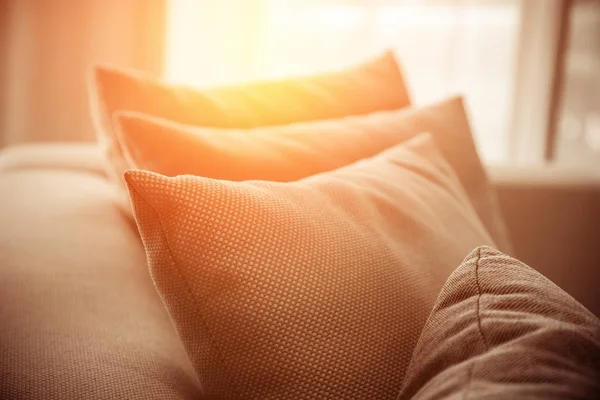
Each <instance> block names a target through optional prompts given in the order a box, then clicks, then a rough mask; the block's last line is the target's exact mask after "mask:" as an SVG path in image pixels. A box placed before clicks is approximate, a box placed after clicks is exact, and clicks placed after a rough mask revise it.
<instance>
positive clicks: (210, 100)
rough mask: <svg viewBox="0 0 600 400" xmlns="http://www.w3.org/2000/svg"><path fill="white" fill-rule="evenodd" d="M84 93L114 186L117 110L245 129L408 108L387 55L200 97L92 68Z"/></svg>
mask: <svg viewBox="0 0 600 400" xmlns="http://www.w3.org/2000/svg"><path fill="white" fill-rule="evenodd" d="M89 87H90V104H91V113H92V119H93V120H94V125H95V130H96V133H97V136H98V140H99V143H100V144H101V145H102V146H103V148H104V149H105V152H106V154H107V156H108V160H109V167H110V169H111V173H112V174H113V175H115V177H116V179H118V180H119V182H122V174H123V171H124V170H125V169H126V165H125V163H124V160H123V157H122V152H121V149H120V147H119V143H118V142H117V140H116V138H115V133H114V130H113V126H112V120H111V118H112V116H113V113H114V112H116V111H119V110H122V111H137V112H142V113H146V114H150V115H154V116H157V117H161V118H166V119H169V120H172V121H175V122H180V123H185V124H190V125H198V126H214V127H232V128H248V127H256V126H264V125H279V124H287V123H291V122H298V121H307V120H317V119H323V118H334V117H342V116H346V115H355V114H367V113H370V112H373V111H379V110H389V109H395V108H401V107H404V106H407V105H409V103H410V100H409V97H408V92H407V90H406V87H405V85H404V80H403V78H402V73H401V71H400V67H399V66H398V63H397V62H396V59H395V58H394V56H393V54H392V53H391V52H386V53H384V54H382V55H380V56H379V57H377V58H375V59H373V60H371V61H369V62H367V63H365V64H363V65H358V66H355V67H352V68H348V69H346V70H343V71H337V72H331V73H326V74H325V73H324V74H320V75H313V76H306V77H298V78H293V79H287V80H279V81H267V82H259V83H253V84H247V85H240V86H231V87H220V88H207V89H205V90H196V89H191V88H186V87H183V86H175V85H169V84H167V83H165V82H162V81H159V80H156V79H153V78H150V77H148V76H144V75H142V74H140V73H135V72H133V71H126V70H120V69H116V68H112V67H107V66H98V67H96V68H95V69H94V70H93V73H92V77H91V80H90V84H89ZM113 167H114V168H115V169H112V168H113Z"/></svg>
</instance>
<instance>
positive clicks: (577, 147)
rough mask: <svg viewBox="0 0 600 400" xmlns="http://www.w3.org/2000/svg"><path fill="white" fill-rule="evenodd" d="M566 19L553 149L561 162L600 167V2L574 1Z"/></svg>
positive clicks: (588, 0)
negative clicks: (566, 27) (557, 122)
mask: <svg viewBox="0 0 600 400" xmlns="http://www.w3.org/2000/svg"><path fill="white" fill-rule="evenodd" d="M572 7H573V8H572V9H571V13H570V15H569V21H568V27H569V29H568V34H567V39H566V48H565V58H564V61H563V62H564V65H563V76H562V80H561V81H562V85H561V88H560V90H561V94H562V96H561V104H560V115H559V124H558V128H557V138H556V139H557V140H556V147H555V149H554V152H555V153H556V160H557V162H560V163H562V164H569V165H572V164H578V165H580V164H585V165H590V166H596V167H598V166H600V2H598V1H590V0H578V1H575V2H574V4H573V6H572Z"/></svg>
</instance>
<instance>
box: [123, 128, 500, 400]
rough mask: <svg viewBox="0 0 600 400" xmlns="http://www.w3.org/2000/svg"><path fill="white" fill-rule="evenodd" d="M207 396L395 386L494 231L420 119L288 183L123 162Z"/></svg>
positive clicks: (339, 393) (392, 392) (163, 289)
mask: <svg viewBox="0 0 600 400" xmlns="http://www.w3.org/2000/svg"><path fill="white" fill-rule="evenodd" d="M125 176H126V180H127V183H128V185H129V189H130V195H131V199H132V204H133V208H134V212H135V218H136V222H137V224H138V228H139V231H140V233H141V237H142V240H143V243H144V246H145V249H146V254H147V258H148V263H149V267H150V271H151V274H152V277H153V279H154V282H155V284H156V287H157V289H158V291H159V293H160V295H161V296H162V299H163V301H164V303H165V305H166V307H167V309H168V311H169V313H170V315H171V318H172V320H173V322H174V324H175V326H176V328H177V330H178V332H179V335H180V337H181V339H182V342H183V343H184V346H185V348H186V350H187V353H188V355H189V357H190V359H191V361H192V363H193V364H194V367H195V369H196V372H197V373H198V376H199V377H200V379H201V381H202V384H203V387H204V388H205V389H206V392H207V395H208V396H215V397H217V398H244V399H261V400H263V399H283V398H288V399H299V398H312V399H321V398H323V399H326V398H327V399H350V398H355V399H395V398H396V396H397V395H398V393H399V390H400V388H401V386H402V382H403V376H404V373H405V371H406V368H407V367H408V364H409V361H410V358H411V354H412V352H413V349H414V347H415V345H416V343H417V340H418V338H419V334H420V332H421V330H422V328H423V326H424V324H425V321H426V319H427V316H428V314H429V312H430V310H431V308H432V307H433V304H434V302H435V299H436V296H437V294H438V293H439V291H440V289H441V287H442V285H443V284H444V282H445V281H446V279H447V278H448V276H449V275H450V273H451V272H452V271H453V270H454V269H455V268H456V266H457V265H459V264H460V262H461V261H462V259H463V258H464V256H465V254H467V253H468V252H469V251H470V250H471V249H473V248H474V247H476V246H478V245H482V244H489V243H490V242H491V239H490V237H489V236H488V234H487V232H486V230H485V228H484V227H483V225H482V224H481V222H480V220H479V218H478V217H477V215H476V213H475V211H474V210H473V208H472V206H471V203H470V202H469V200H468V198H467V196H466V194H465V193H464V191H463V189H462V187H461V185H460V183H459V181H458V179H457V177H456V176H455V174H454V172H453V170H452V168H450V166H449V165H448V164H447V163H446V162H445V161H444V159H443V157H442V156H441V155H440V154H439V152H438V151H437V150H436V148H435V146H434V142H433V140H432V139H431V137H430V136H429V135H427V134H423V135H420V136H418V137H417V138H414V139H412V140H410V141H408V142H406V143H405V144H401V145H398V146H396V147H394V148H392V149H389V150H388V151H386V152H384V153H381V154H379V155H377V156H375V157H373V158H369V159H365V160H362V161H359V162H357V163H354V164H351V165H349V166H346V167H344V168H340V169H336V170H334V171H330V172H326V173H323V174H318V175H314V176H311V177H308V178H305V179H302V180H300V181H295V182H287V183H281V182H265V181H246V182H231V181H222V180H215V179H209V178H204V177H197V176H190V175H185V176H179V177H174V178H171V177H166V176H163V175H159V174H156V173H152V172H147V171H129V172H127V173H126V175H125Z"/></svg>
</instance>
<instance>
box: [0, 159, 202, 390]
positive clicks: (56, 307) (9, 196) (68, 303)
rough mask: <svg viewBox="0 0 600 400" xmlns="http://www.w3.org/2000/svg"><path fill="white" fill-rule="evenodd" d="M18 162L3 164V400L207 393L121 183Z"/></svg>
mask: <svg viewBox="0 0 600 400" xmlns="http://www.w3.org/2000/svg"><path fill="white" fill-rule="evenodd" d="M67 150H69V151H67ZM70 150H73V151H75V150H77V149H68V148H67V149H65V151H63V152H62V155H68V154H70ZM23 151H24V150H23ZM41 153H42V152H41V149H40V150H39V151H37V150H36V152H35V153H34V155H38V154H41ZM12 154H16V153H11V160H12V161H15V160H17V159H15V158H12ZM54 159H55V158H54ZM23 160H25V161H26V160H27V158H23ZM38 161H39V160H38ZM44 161H48V162H49V163H51V164H52V163H53V158H52V157H46V158H45V159H44ZM76 162H77V157H75V159H74V160H73V163H76ZM0 164H3V165H7V164H6V163H3V162H0ZM13 165H14V167H15V168H14V169H13V168H11V169H10V170H8V171H6V170H5V171H3V172H2V173H0V227H1V228H0V399H2V400H40V399H44V400H89V399H94V400H137V399H139V400H154V399H156V400H167V399H168V400H197V399H199V398H201V397H202V391H201V387H200V383H199V381H198V378H197V376H196V374H195V372H194V369H193V367H192V365H191V363H190V360H189V359H188V357H187V355H186V352H185V349H184V348H183V346H182V344H181V342H180V340H179V338H178V336H177V332H176V331H175V329H174V328H173V325H172V323H171V321H170V319H169V315H168V313H167V312H166V311H165V308H164V306H163V304H162V302H161V300H160V297H159V296H158V294H157V293H156V290H155V288H154V286H153V284H152V280H151V279H150V275H149V273H148V270H147V267H146V259H145V255H144V249H143V247H142V244H141V242H140V240H139V237H136V234H135V230H134V229H132V228H134V227H133V226H132V224H131V220H130V217H129V215H127V217H126V218H124V212H125V210H124V209H121V208H120V207H121V204H120V203H119V200H120V197H119V196H118V194H117V191H116V190H115V187H114V185H113V184H111V183H110V182H108V181H107V180H106V178H105V177H104V176H99V175H98V174H97V173H89V172H88V171H86V169H85V168H82V169H81V170H78V171H77V170H75V168H74V167H73V165H72V164H68V163H66V162H63V163H60V164H59V165H57V166H55V168H45V166H44V168H37V167H36V165H39V164H34V166H33V167H30V166H28V165H27V164H26V163H25V164H21V167H18V168H17V164H13ZM84 167H85V164H84ZM127 206H128V205H127ZM127 212H130V211H127Z"/></svg>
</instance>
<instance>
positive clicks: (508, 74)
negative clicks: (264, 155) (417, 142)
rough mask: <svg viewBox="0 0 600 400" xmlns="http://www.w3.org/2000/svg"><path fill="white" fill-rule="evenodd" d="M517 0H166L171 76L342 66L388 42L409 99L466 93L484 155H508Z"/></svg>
mask: <svg viewBox="0 0 600 400" xmlns="http://www.w3.org/2000/svg"><path fill="white" fill-rule="evenodd" d="M520 10H521V7H520V1H519V0H492V1H486V2H481V1H468V0H452V1H448V0H445V1H441V0H438V1H434V0H370V1H367V0H219V1H218V2H216V1H211V0H170V1H169V2H168V4H167V25H166V35H167V36H166V46H165V50H166V57H165V65H164V75H165V78H166V79H167V80H170V81H172V82H176V83H185V84H189V85H193V86H211V85H222V84H232V83H240V82H246V81H252V80H259V79H269V78H279V77H285V76H291V75H301V74H309V73H314V72H318V71H323V70H327V69H332V68H340V67H344V66H346V65H350V64H353V63H356V62H360V61H363V60H365V59H366V58H368V57H371V56H374V55H375V54H377V53H378V52H380V51H382V50H384V49H387V48H391V49H393V50H394V51H395V53H396V55H397V57H398V58H399V60H400V62H401V63H402V66H403V68H404V71H405V74H406V78H407V81H408V83H409V86H410V89H411V92H412V95H413V99H414V101H415V103H416V104H417V105H422V104H426V103H429V102H432V101H435V100H438V99H441V98H443V97H445V96H448V95H451V94H458V93H460V94H464V95H465V97H466V99H467V104H468V107H469V109H470V112H471V118H472V122H473V130H474V131H475V134H476V140H477V142H478V146H479V148H480V150H481V152H482V154H483V156H484V158H485V159H486V160H487V161H488V162H492V163H493V162H501V161H506V160H507V159H508V157H509V155H508V151H509V143H508V141H509V139H510V135H509V134H508V133H509V129H510V124H511V111H512V107H513V104H512V101H513V90H514V84H515V82H514V78H515V61H516V54H517V44H518V35H519V24H520Z"/></svg>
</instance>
